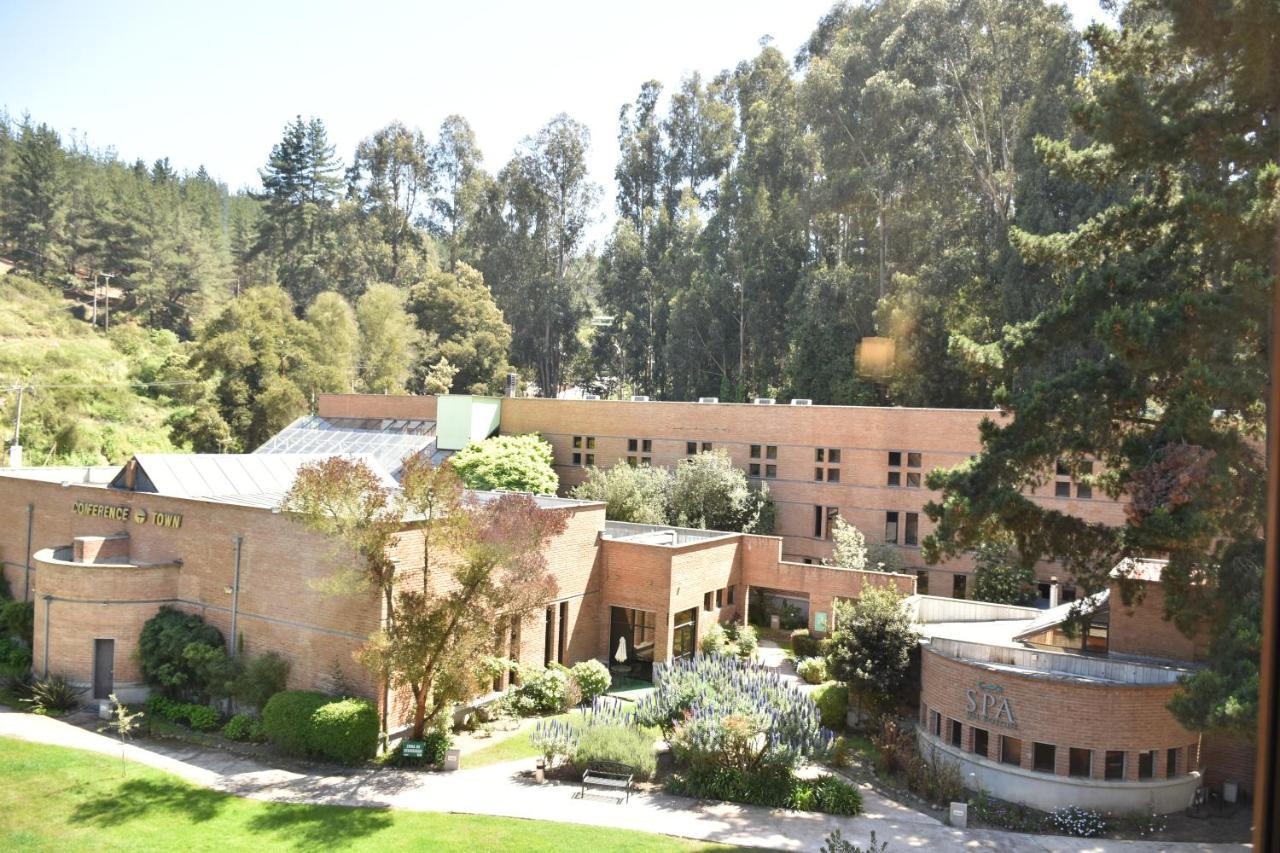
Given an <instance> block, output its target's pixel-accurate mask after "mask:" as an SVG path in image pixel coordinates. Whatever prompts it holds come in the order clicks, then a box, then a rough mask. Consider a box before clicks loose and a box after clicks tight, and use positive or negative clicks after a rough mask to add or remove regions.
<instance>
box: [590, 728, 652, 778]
mask: <svg viewBox="0 0 1280 853" xmlns="http://www.w3.org/2000/svg"><path fill="white" fill-rule="evenodd" d="M653 740H654V738H653V736H652V735H651V734H647V733H646V732H645V731H644V730H643V729H640V728H637V727H636V726H627V725H596V726H588V727H587V728H586V729H585V730H584V731H583V732H582V734H580V735H579V736H578V745H577V747H576V748H575V749H574V751H573V766H574V768H575V769H576V770H578V771H579V772H582V771H584V770H586V769H587V765H588V764H590V763H591V762H593V761H617V762H620V763H622V764H627V765H630V766H631V767H634V768H635V775H636V778H637V779H639V780H641V781H648V780H649V779H652V778H653V774H654V771H655V770H656V769H657V757H656V756H655V755H654V751H653Z"/></svg>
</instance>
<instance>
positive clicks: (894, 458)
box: [889, 450, 902, 468]
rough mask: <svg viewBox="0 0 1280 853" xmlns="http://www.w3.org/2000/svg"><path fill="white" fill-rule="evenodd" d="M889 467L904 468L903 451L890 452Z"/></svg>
mask: <svg viewBox="0 0 1280 853" xmlns="http://www.w3.org/2000/svg"><path fill="white" fill-rule="evenodd" d="M889 467H890V468H901V467H902V451H900V450H890V451H889Z"/></svg>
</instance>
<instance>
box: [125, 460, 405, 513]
mask: <svg viewBox="0 0 1280 853" xmlns="http://www.w3.org/2000/svg"><path fill="white" fill-rule="evenodd" d="M334 455H342V456H346V457H351V458H357V459H360V460H361V461H363V462H365V463H366V464H367V465H369V467H370V468H371V469H372V470H373V471H374V472H375V473H377V474H378V476H379V477H380V478H381V479H382V481H383V485H384V486H386V487H387V488H392V489H394V488H396V481H395V480H394V479H392V477H391V476H390V475H389V474H387V472H386V469H385V468H383V467H382V465H381V464H380V463H379V462H378V460H377V459H374V458H372V457H369V456H367V455H364V454H333V453H263V454H256V453H163V454H162V453H139V454H137V455H136V456H134V457H133V458H134V459H135V460H137V464H138V467H139V468H140V469H141V470H142V472H143V473H144V474H145V475H146V479H147V480H149V481H150V488H149V489H146V490H147V491H154V492H155V493H156V494H160V495H165V496H167V497H176V498H205V499H215V498H216V499H222V500H223V502H226V503H243V504H245V505H249V506H262V505H264V502H265V501H264V498H265V497H266V496H271V495H279V496H283V494H284V493H285V492H287V491H288V490H289V488H290V487H291V486H292V485H293V481H294V478H295V477H297V474H298V469H299V468H301V467H302V466H303V465H305V464H307V463H308V462H319V461H321V460H324V459H328V458H330V457H332V456H334Z"/></svg>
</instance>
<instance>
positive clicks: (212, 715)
mask: <svg viewBox="0 0 1280 853" xmlns="http://www.w3.org/2000/svg"><path fill="white" fill-rule="evenodd" d="M183 708H184V711H185V716H186V718H187V723H188V724H189V725H190V726H191V728H193V729H195V730H196V731H198V732H211V731H213V730H214V729H216V728H217V727H218V721H219V720H221V719H222V715H221V714H219V713H218V709H217V708H210V707H209V706H208V705H194V704H192V705H185V706H183Z"/></svg>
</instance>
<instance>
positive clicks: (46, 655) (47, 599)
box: [44, 595, 53, 678]
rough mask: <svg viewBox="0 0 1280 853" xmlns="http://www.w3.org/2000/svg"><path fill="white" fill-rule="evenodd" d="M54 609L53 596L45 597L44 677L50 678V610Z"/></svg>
mask: <svg viewBox="0 0 1280 853" xmlns="http://www.w3.org/2000/svg"><path fill="white" fill-rule="evenodd" d="M52 607H53V596H52V595H46V596H45V597H44V677H45V678H48V677H49V610H50V608H52Z"/></svg>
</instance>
